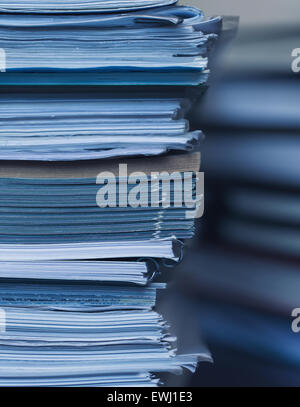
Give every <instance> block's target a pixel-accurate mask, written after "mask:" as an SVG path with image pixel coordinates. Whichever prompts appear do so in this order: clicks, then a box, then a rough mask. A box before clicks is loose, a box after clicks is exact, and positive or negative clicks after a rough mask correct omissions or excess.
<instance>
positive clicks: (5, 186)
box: [0, 153, 203, 257]
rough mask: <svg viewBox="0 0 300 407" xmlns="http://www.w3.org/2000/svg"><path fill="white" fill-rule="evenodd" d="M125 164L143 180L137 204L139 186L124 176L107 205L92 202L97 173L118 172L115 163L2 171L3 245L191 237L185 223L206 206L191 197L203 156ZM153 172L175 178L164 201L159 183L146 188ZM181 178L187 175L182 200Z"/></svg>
mask: <svg viewBox="0 0 300 407" xmlns="http://www.w3.org/2000/svg"><path fill="white" fill-rule="evenodd" d="M127 163H128V165H127V171H129V172H128V175H129V174H130V173H131V170H132V169H140V170H143V171H144V172H145V175H144V177H145V179H142V180H141V181H140V183H139V188H140V191H139V193H140V196H137V195H138V193H137V192H134V188H135V189H136V188H137V185H136V184H133V185H130V184H128V183H127V182H128V179H127V177H126V176H118V177H117V178H116V180H114V182H115V183H116V190H117V189H118V192H119V193H118V194H116V196H112V199H111V202H110V201H108V202H106V200H105V199H104V197H103V199H102V200H101V199H99V201H101V202H98V201H97V195H98V194H99V193H101V188H103V185H100V184H99V185H97V182H98V181H97V179H98V178H96V177H97V171H99V173H101V170H103V169H105V168H109V169H110V170H111V171H117V170H118V167H117V165H116V164H117V162H116V161H107V162H106V163H105V164H104V165H101V163H99V162H96V163H94V164H92V165H89V164H85V163H84V164H82V165H79V164H78V165H77V170H76V171H75V170H73V167H70V166H64V165H63V166H61V165H58V166H53V165H47V166H44V167H41V166H40V165H39V164H32V165H28V164H23V165H20V166H16V165H11V164H10V163H8V164H3V166H2V171H1V174H0V175H1V178H0V186H1V191H2V194H1V196H0V235H1V236H0V243H18V244H32V243H36V244H42V243H43V244H47V243H55V244H57V243H84V242H98V243H99V242H118V241H124V240H125V241H130V240H134V241H137V240H141V239H147V240H150V239H165V238H168V239H172V238H173V237H174V236H175V237H177V238H188V237H192V236H193V233H194V219H193V217H189V213H190V212H191V211H192V210H191V209H189V208H192V209H197V208H199V207H200V206H203V195H199V196H198V200H197V197H196V196H195V193H196V189H195V183H196V181H197V179H196V177H195V175H193V174H195V173H196V171H197V170H198V168H199V166H200V155H199V154H198V153H194V154H187V155H183V156H169V157H168V158H157V159H156V160H152V159H150V158H147V159H144V160H143V162H142V161H141V160H139V159H132V160H127ZM152 168H153V169H156V170H158V173H159V174H160V173H163V172H164V171H163V170H164V169H168V171H169V172H170V173H171V174H173V173H174V170H175V169H176V170H177V172H176V173H174V174H173V182H171V181H168V183H169V184H170V194H169V195H168V194H166V190H165V188H163V185H162V182H161V181H160V180H159V178H158V179H157V182H156V181H155V179H154V181H155V182H153V179H152V182H151V179H150V176H151V173H152V171H151V169H152ZM23 170H24V171H23ZM102 172H103V171H102ZM182 172H186V173H187V174H186V177H185V191H184V194H185V197H186V199H185V200H183V176H182ZM34 174H35V178H32V176H33V175H34ZM147 174H149V175H147ZM45 176H46V177H47V178H45ZM113 176H114V173H111V177H113ZM108 178H110V177H108ZM162 178H164V177H162ZM176 181H177V182H176ZM141 191H142V192H141ZM143 191H144V192H145V191H146V193H143ZM103 194H104V193H103ZM101 196H102V195H101ZM131 198H132V199H131ZM133 199H134V202H133ZM131 200H132V202H131ZM102 204H103V207H101V205H102ZM106 205H107V206H106ZM0 257H1V254H0ZM96 257H98V256H96ZM125 257H127V256H125Z"/></svg>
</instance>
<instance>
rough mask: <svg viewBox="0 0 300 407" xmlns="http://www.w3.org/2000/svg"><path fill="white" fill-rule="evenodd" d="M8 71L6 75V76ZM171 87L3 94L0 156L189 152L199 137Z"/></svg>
mask: <svg viewBox="0 0 300 407" xmlns="http://www.w3.org/2000/svg"><path fill="white" fill-rule="evenodd" d="M5 75H6V74H4V76H5ZM169 94H170V92H169V93H168V92H165V93H164V94H162V97H161V99H157V94H156V95H155V96H153V97H151V94H150V95H149V94H148V93H147V92H144V93H138V92H130V93H128V92H123V93H122V92H121V91H120V92H118V93H116V94H112V93H109V92H100V91H99V92H96V93H89V92H88V91H87V92H82V91H81V92H80V91H78V92H72V93H70V92H52V93H51V94H48V93H47V94H42V95H41V94H40V92H38V93H37V92H34V91H32V92H31V93H30V94H28V93H23V94H22V93H21V94H14V95H11V92H8V93H7V94H2V96H1V100H0V123H1V130H0V160H38V161H70V160H86V159H99V158H108V157H124V156H134V155H157V154H162V153H165V152H168V151H169V150H174V151H175V150H176V151H190V150H192V149H194V148H195V147H197V145H198V144H199V142H200V140H201V139H202V137H203V136H202V133H201V131H191V130H190V129H189V122H188V120H186V119H185V116H186V112H187V110H188V108H189V106H190V104H191V103H190V101H189V98H187V97H186V98H184V97H179V96H177V97H172V95H170V96H169Z"/></svg>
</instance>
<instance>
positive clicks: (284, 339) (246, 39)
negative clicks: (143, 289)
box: [178, 1, 300, 386]
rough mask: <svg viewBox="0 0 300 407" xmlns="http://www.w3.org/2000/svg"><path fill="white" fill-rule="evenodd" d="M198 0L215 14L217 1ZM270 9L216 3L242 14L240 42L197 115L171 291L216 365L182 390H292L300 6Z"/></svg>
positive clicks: (299, 212)
mask: <svg viewBox="0 0 300 407" xmlns="http://www.w3.org/2000/svg"><path fill="white" fill-rule="evenodd" d="M202 3H203V4H201V6H202V7H206V6H207V10H208V12H209V13H210V14H212V15H213V14H214V10H215V8H216V7H218V10H219V12H220V4H219V3H220V2H218V1H207V2H206V1H204V2H202ZM206 3H207V4H206ZM241 3H242V4H241ZM277 3H278V4H277ZM279 6H282V4H281V3H279V1H272V2H271V1H254V2H251V4H250V3H248V4H245V2H238V1H226V2H224V3H223V5H222V7H223V8H224V10H222V9H221V12H222V11H224V13H226V14H229V13H232V14H235V15H240V25H239V33H238V35H237V38H236V40H235V41H234V43H233V47H232V48H231V49H226V50H225V53H224V55H223V57H222V61H221V62H220V60H218V61H217V62H218V67H219V69H218V71H219V73H218V74H217V75H215V78H214V80H213V81H212V87H211V88H210V91H209V92H208V93H207V95H206V100H205V102H204V104H203V103H202V104H201V106H200V105H199V106H195V109H194V117H193V120H194V125H195V127H199V126H200V125H201V128H203V129H204V130H205V134H206V136H207V137H206V140H205V142H204V144H203V148H202V153H203V155H202V157H203V168H204V172H205V183H206V185H205V189H206V191H205V197H206V210H205V216H204V218H203V219H201V220H199V230H198V240H197V241H194V243H193V246H191V247H190V248H189V249H188V250H190V252H191V254H190V255H189V256H186V258H187V261H185V262H183V264H182V266H181V273H179V275H178V279H179V283H178V285H179V286H180V287H181V291H182V295H183V297H186V298H189V299H190V301H193V302H194V303H193V304H194V308H196V309H197V315H198V316H197V317H198V325H197V323H196V326H195V331H197V332H198V331H199V332H200V330H201V331H202V332H203V333H204V336H205V337H206V340H207V342H208V344H209V346H210V348H211V350H212V353H213V354H214V359H215V365H214V366H213V367H210V366H201V367H200V368H199V371H198V376H194V377H193V378H191V379H190V381H189V384H191V385H212V386H213V385H221V386H231V385H238V386H247V385H248V386H265V385H269V386H298V385H299V384H300V379H299V370H300V347H299V341H300V334H296V333H294V332H293V331H292V328H291V324H292V320H293V318H292V316H291V314H292V310H293V309H294V308H297V307H300V296H299V292H300V250H299V249H300V114H299V113H300V82H299V75H300V74H299V73H298V74H297V73H295V72H293V70H292V61H293V59H295V57H294V58H293V57H292V52H293V50H294V49H295V48H299V47H300V27H299V22H298V21H297V16H299V12H300V4H299V2H296V1H287V2H285V5H284V9H283V8H282V7H279ZM187 275H188V276H189V277H187ZM199 335H200V334H199ZM200 382H201V383H200Z"/></svg>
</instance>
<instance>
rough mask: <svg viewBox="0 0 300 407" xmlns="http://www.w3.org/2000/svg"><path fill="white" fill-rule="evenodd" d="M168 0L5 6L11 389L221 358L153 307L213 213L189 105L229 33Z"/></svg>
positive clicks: (5, 265)
mask: <svg viewBox="0 0 300 407" xmlns="http://www.w3.org/2000/svg"><path fill="white" fill-rule="evenodd" d="M172 3H174V1H172V0H140V1H138V2H136V1H134V2H130V1H129V2H128V1H122V0H119V1H108V2H103V1H89V2H87V1H67V2H63V3H62V2H58V1H39V2H36V1H22V2H19V1H13V2H10V3H6V2H4V1H0V11H1V13H0V40H1V47H2V50H3V51H4V52H3V53H2V55H5V72H2V73H1V74H0V84H1V85H2V91H3V92H2V95H1V100H0V122H1V124H2V126H1V130H0V146H1V149H0V160H1V164H0V191H1V194H0V279H1V285H0V307H1V308H0V385H2V386H155V385H158V384H159V383H160V381H159V378H158V376H157V374H159V373H160V372H172V373H180V372H182V369H183V368H187V369H189V370H191V371H194V370H195V369H196V367H197V363H198V362H199V361H210V360H211V357H210V354H209V352H207V351H203V348H202V347H199V349H198V350H195V349H193V351H191V350H188V349H186V350H185V351H184V352H181V353H179V352H177V351H176V337H175V336H174V335H172V333H170V332H169V326H168V324H167V322H166V321H165V320H164V319H163V317H162V315H161V314H160V313H159V312H158V310H157V309H156V298H157V295H158V292H159V291H161V290H163V289H164V288H165V284H164V283H162V282H155V277H156V275H157V273H158V271H159V268H160V267H161V266H163V265H174V264H176V263H177V262H179V261H180V259H181V257H182V245H183V244H182V242H181V241H180V240H179V239H186V238H191V237H193V233H194V218H195V216H197V215H198V214H199V213H201V211H203V191H202V190H201V188H200V190H201V191H200V192H201V193H199V188H198V186H197V184H198V183H199V180H200V181H201V174H200V173H199V172H198V171H199V168H200V153H199V152H197V148H198V145H199V142H200V141H201V139H202V133H201V131H198V130H194V131H191V130H190V128H189V127H190V126H189V122H188V120H187V112H188V110H189V108H190V107H191V105H192V103H193V100H195V98H197V97H198V96H199V95H200V94H201V92H202V90H203V86H202V85H203V84H204V83H205V82H206V80H207V75H208V70H207V54H208V50H209V48H210V46H211V43H212V42H213V40H215V39H216V38H217V33H218V32H219V30H220V27H221V19H220V18H219V17H218V18H212V19H205V18H204V16H203V14H202V12H201V11H200V10H197V9H194V8H191V7H184V6H183V7H177V6H171V7H165V6H167V5H169V4H172ZM163 6H164V7H163ZM4 85H5V86H4ZM10 85H14V86H12V87H10ZM25 85H26V86H25ZM29 85H35V86H29ZM36 85H40V86H36ZM47 85H55V86H53V87H49V86H47ZM70 85H72V86H70ZM91 85H93V86H91ZM149 85H151V86H149ZM178 85H181V86H178ZM182 85H186V86H184V87H183V86H182ZM193 85H199V86H198V87H197V89H196V90H192V89H191V87H192V86H193ZM168 174H171V179H170V177H169V175H168ZM166 185H167V187H166Z"/></svg>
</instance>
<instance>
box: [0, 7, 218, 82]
mask: <svg viewBox="0 0 300 407" xmlns="http://www.w3.org/2000/svg"><path fill="white" fill-rule="evenodd" d="M2 3H3V2H1V4H0V5H2ZM47 3H48V2H47ZM68 3H72V2H68ZM68 3H67V4H63V5H62V4H59V2H55V4H58V5H60V7H61V12H63V11H66V10H63V8H64V7H68ZM94 3H98V4H99V3H102V2H94ZM116 3H119V6H120V7H122V4H125V5H126V6H127V7H128V8H130V7H132V6H135V2H134V3H133V4H132V3H130V2H126V3H125V2H106V3H102V4H105V5H106V6H109V5H115V6H116ZM140 3H141V4H143V3H144V5H146V6H149V5H150V3H152V5H153V3H159V1H157V2H155V1H151V2H149V1H147V2H146V1H141V2H140ZM162 3H164V4H165V3H168V1H162ZM170 3H171V1H170ZM92 4H93V2H92V3H91V2H89V3H88V4H87V6H88V7H92ZM42 5H43V3H42V4H38V6H36V8H35V11H36V12H38V11H39V8H38V7H39V6H41V8H42V9H43V7H42ZM74 7H75V6H74ZM135 8H136V7H135ZM137 8H139V5H138V4H137ZM3 9H4V11H5V8H4V7H3ZM75 9H76V7H75ZM118 9H120V8H118V7H117V8H115V9H114V11H118ZM8 11H14V9H9V10H8ZM23 11H24V12H26V11H28V8H27V7H25V8H23ZM29 11H30V10H29ZM69 11H70V12H71V11H72V10H69ZM77 11H80V10H79V9H77ZM86 11H89V10H86ZM91 11H93V10H90V14H85V13H84V14H82V13H80V14H74V13H72V14H70V15H65V14H64V15H60V14H51V15H48V14H47V13H46V12H47V9H45V8H44V13H42V14H35V13H34V14H26V13H25V14H15V13H9V14H5V13H4V14H0V38H1V47H2V49H3V50H4V52H5V59H6V61H5V66H4V67H2V68H3V69H5V71H6V75H1V77H0V81H1V83H7V84H9V83H13V82H15V83H17V84H20V83H27V84H28V83H33V84H37V83H42V84H49V83H54V84H55V83H57V84H61V83H65V84H72V83H73V84H74V83H85V84H88V83H90V84H104V85H121V84H122V85H135V84H137V85H140V84H146V85H147V84H158V85H161V84H165V85H166V84H169V85H173V84H175V85H176V84H177V85H198V84H201V83H204V82H205V81H206V80H207V73H208V71H207V63H208V60H207V54H208V50H209V49H210V46H211V42H212V41H214V40H215V38H216V36H217V33H218V32H219V31H220V28H221V18H220V17H217V18H212V19H206V18H205V17H204V15H203V13H202V12H201V11H200V10H198V9H195V8H192V7H184V6H181V7H179V6H178V7H176V6H173V7H167V8H154V9H151V10H145V11H133V12H128V13H126V14H124V13H122V14H119V13H114V14H99V13H92V14H91ZM94 11H95V10H94ZM96 11H97V10H96ZM100 11H101V10H100ZM102 11H103V9H102ZM3 69H2V70H3ZM33 73H34V74H33ZM70 75H71V76H70Z"/></svg>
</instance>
